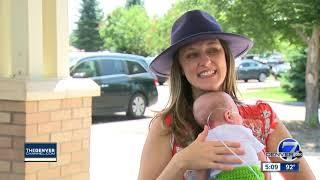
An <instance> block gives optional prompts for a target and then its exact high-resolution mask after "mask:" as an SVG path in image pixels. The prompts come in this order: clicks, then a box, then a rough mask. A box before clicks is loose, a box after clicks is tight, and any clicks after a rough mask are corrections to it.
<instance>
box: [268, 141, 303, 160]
mask: <svg viewBox="0 0 320 180" xmlns="http://www.w3.org/2000/svg"><path fill="white" fill-rule="evenodd" d="M277 150H278V152H266V155H267V156H268V157H279V158H281V159H282V160H284V161H286V162H292V161H294V160H296V159H298V158H301V157H302V156H303V153H302V151H301V146H300V144H299V142H298V141H297V140H295V139H293V138H286V139H283V140H282V141H280V143H279V144H278V149H277Z"/></svg>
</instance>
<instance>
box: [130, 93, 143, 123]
mask: <svg viewBox="0 0 320 180" xmlns="http://www.w3.org/2000/svg"><path fill="white" fill-rule="evenodd" d="M146 104H147V103H146V98H145V97H144V96H143V95H142V94H140V93H138V94H135V95H133V96H132V98H131V100H130V102H129V106H128V111H127V115H128V116H130V117H133V118H138V117H142V116H143V115H144V112H145V110H146Z"/></svg>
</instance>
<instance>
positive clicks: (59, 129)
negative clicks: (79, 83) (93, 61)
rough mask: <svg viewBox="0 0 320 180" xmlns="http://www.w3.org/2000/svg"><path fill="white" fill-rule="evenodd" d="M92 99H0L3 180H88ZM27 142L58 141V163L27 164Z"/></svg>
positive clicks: (0, 146) (1, 175)
mask: <svg viewBox="0 0 320 180" xmlns="http://www.w3.org/2000/svg"><path fill="white" fill-rule="evenodd" d="M90 126H91V97H84V98H72V99H58V100H41V101H28V102H25V101H8V100H0V180H11V179H12V180H22V179H23V180H47V179H59V180H82V179H83V180H87V179H89V148H90V147H89V145H90ZM25 142H56V143H57V162H26V163H25V162H24V149H23V148H24V143H25Z"/></svg>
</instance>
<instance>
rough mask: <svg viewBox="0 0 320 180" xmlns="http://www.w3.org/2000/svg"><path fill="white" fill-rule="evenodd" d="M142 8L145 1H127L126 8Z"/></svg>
mask: <svg viewBox="0 0 320 180" xmlns="http://www.w3.org/2000/svg"><path fill="white" fill-rule="evenodd" d="M135 5H138V6H142V7H143V0H127V1H126V8H129V7H131V6H135Z"/></svg>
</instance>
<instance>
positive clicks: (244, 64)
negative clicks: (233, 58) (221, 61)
mask: <svg viewBox="0 0 320 180" xmlns="http://www.w3.org/2000/svg"><path fill="white" fill-rule="evenodd" d="M241 66H242V67H249V66H250V63H242V64H241Z"/></svg>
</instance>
